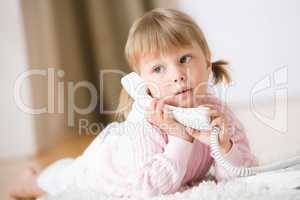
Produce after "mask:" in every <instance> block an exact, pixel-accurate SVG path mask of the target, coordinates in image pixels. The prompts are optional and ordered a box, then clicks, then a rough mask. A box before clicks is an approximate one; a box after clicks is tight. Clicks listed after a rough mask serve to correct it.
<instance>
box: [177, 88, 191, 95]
mask: <svg viewBox="0 0 300 200" xmlns="http://www.w3.org/2000/svg"><path fill="white" fill-rule="evenodd" d="M191 91H192V88H189V89H184V90H182V91H180V92H177V93H176V96H187V95H189V94H190V93H191Z"/></svg>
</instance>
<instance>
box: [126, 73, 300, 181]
mask: <svg viewBox="0 0 300 200" xmlns="http://www.w3.org/2000/svg"><path fill="white" fill-rule="evenodd" d="M121 83H122V85H123V87H124V89H125V90H126V91H127V92H128V94H129V95H130V96H131V97H132V98H133V99H134V100H135V101H137V102H138V103H139V107H142V109H145V106H148V105H150V103H151V101H152V98H151V96H150V95H148V93H147V86H146V82H145V81H144V80H143V79H142V78H141V77H140V76H139V75H138V74H137V73H135V72H131V73H129V74H127V75H126V76H124V77H123V78H122V79H121ZM167 106H168V109H169V110H170V111H171V112H172V114H173V116H174V117H175V119H176V120H177V121H178V122H180V123H182V124H183V125H185V126H187V127H191V128H194V129H197V130H200V129H211V137H210V145H211V151H212V154H213V156H214V159H215V160H216V162H218V163H219V164H220V165H222V166H223V167H224V168H225V169H226V170H228V171H231V172H233V173H235V174H236V175H237V176H250V175H255V174H258V173H262V172H268V171H273V170H279V169H284V168H287V167H290V166H294V165H297V164H300V156H296V157H294V158H291V159H288V160H285V161H282V162H276V163H273V164H269V165H265V166H258V167H236V166H233V165H232V164H231V163H229V162H228V161H226V160H225V159H224V156H223V155H222V154H221V151H220V148H219V143H218V134H219V132H220V128H219V127H217V126H214V127H211V126H210V119H209V117H208V110H209V108H207V107H203V106H199V107H196V108H182V107H174V106H171V105H167ZM132 109H136V108H132Z"/></svg>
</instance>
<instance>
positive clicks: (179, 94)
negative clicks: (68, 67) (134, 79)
mask: <svg viewBox="0 0 300 200" xmlns="http://www.w3.org/2000/svg"><path fill="white" fill-rule="evenodd" d="M139 67H140V75H141V77H142V78H143V79H144V80H145V81H146V83H147V87H148V89H149V91H148V92H149V93H150V95H151V96H152V97H156V98H159V99H165V100H166V101H165V103H166V104H169V105H173V106H177V107H196V106H198V105H199V103H198V101H197V99H198V98H197V97H199V96H200V95H201V94H204V93H206V92H207V79H208V75H209V73H210V70H211V65H209V66H208V63H207V61H206V59H205V56H204V54H203V52H202V50H201V49H200V48H199V47H189V48H182V49H175V50H174V51H171V52H168V53H166V54H165V55H164V56H162V55H161V54H160V53H159V52H156V53H155V54H154V55H149V56H144V57H141V59H140V66H139Z"/></svg>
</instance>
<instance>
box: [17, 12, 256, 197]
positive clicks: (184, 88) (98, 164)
mask: <svg viewBox="0 0 300 200" xmlns="http://www.w3.org/2000/svg"><path fill="white" fill-rule="evenodd" d="M125 54H126V58H127V60H128V63H129V65H130V67H131V68H132V70H133V71H135V72H137V73H138V74H139V75H140V76H141V77H142V78H143V79H144V80H145V81H146V83H147V86H148V93H149V95H151V96H152V97H153V98H154V100H153V101H152V103H151V105H150V106H149V107H147V109H146V111H145V113H144V117H136V114H137V113H135V114H134V113H132V112H131V110H130V107H131V106H132V104H133V100H132V99H131V98H130V97H129V96H128V94H127V93H126V91H125V90H124V89H123V90H122V91H121V95H120V103H119V107H118V115H117V116H118V117H121V118H124V119H126V120H124V121H122V122H113V123H111V124H109V125H108V126H107V127H106V128H105V129H104V130H102V132H101V133H100V135H98V137H97V138H96V139H95V140H94V141H93V142H92V143H91V144H90V145H89V147H88V148H87V149H86V150H85V152H84V153H83V154H82V155H81V156H79V157H78V158H76V159H71V158H69V159H63V160H59V161H57V162H55V163H54V164H52V165H50V166H49V167H48V168H47V169H45V170H44V171H42V173H41V174H37V172H36V170H34V169H27V170H26V172H25V173H24V174H23V176H22V177H21V179H20V180H19V181H18V184H16V185H15V187H14V188H13V189H12V190H11V196H12V197H40V196H43V195H46V194H50V195H56V194H59V193H61V192H63V191H65V190H66V189H67V188H70V187H75V188H78V189H83V190H87V191H91V190H94V191H97V192H101V193H103V194H107V195H110V196H117V197H132V196H141V197H146V196H155V195H160V194H170V193H174V192H176V191H178V190H179V189H180V187H182V186H185V185H189V184H191V183H192V182H194V181H200V180H202V179H203V178H204V177H205V175H206V174H207V172H208V171H209V169H210V167H211V166H212V165H213V166H214V167H215V178H216V180H217V181H220V180H228V179H230V178H233V177H235V175H234V174H231V173H230V172H227V171H226V170H225V169H223V168H222V167H221V166H220V165H219V164H218V163H216V162H214V159H213V157H212V154H211V152H210V145H209V140H208V139H209V135H210V131H197V130H194V129H191V128H187V127H185V126H184V125H182V124H180V123H178V122H177V121H176V120H175V119H174V118H173V116H172V115H171V114H170V113H169V112H168V109H167V107H166V106H164V105H165V104H169V105H173V106H177V107H197V106H199V105H203V106H206V107H209V108H210V111H209V115H210V117H211V123H212V125H216V126H219V127H220V128H221V130H222V132H221V134H220V135H219V143H220V148H221V151H222V152H223V155H224V157H225V158H226V159H227V160H228V161H229V162H231V163H232V164H233V165H236V166H254V165H257V161H256V158H255V157H254V156H253V155H252V154H251V151H250V148H249V143H248V139H247V136H246V135H245V132H244V130H243V127H242V125H241V124H240V122H239V121H238V119H236V117H235V116H234V114H233V113H232V111H231V110H230V109H229V108H228V107H227V106H226V105H224V103H222V102H221V101H220V100H219V99H218V98H216V97H215V96H213V95H212V94H209V93H208V87H207V84H206V83H207V82H208V81H209V76H210V75H211V77H212V81H213V83H214V84H218V83H220V82H222V81H226V82H227V83H229V82H230V76H229V73H228V71H227V69H226V64H227V62H225V61H217V62H211V52H210V50H209V47H208V44H207V42H206V40H205V38H204V35H203V33H202V31H201V29H200V28H199V27H198V26H197V24H196V23H195V22H194V21H193V20H192V19H191V18H190V17H189V16H187V15H186V14H184V13H182V12H180V11H177V10H173V9H163V8H158V9H154V10H152V11H150V12H148V13H146V14H145V15H143V16H142V17H140V18H139V19H137V20H136V21H135V22H134V24H133V26H132V27H131V29H130V32H129V36H128V40H127V43H126V48H125ZM150 83H151V84H150ZM124 128H133V129H132V131H131V130H130V133H131V134H130V135H124V134H123V135H122V130H125V129H124ZM127 132H128V131H127ZM108 133H110V134H108ZM113 133H119V134H113ZM103 135H105V140H100V139H101V137H102V136H103ZM102 138H103V137H102Z"/></svg>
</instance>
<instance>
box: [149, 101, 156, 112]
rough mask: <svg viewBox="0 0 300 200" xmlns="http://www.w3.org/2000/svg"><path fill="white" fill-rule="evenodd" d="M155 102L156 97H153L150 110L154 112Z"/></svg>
mask: <svg viewBox="0 0 300 200" xmlns="http://www.w3.org/2000/svg"><path fill="white" fill-rule="evenodd" d="M156 104H157V99H156V98H153V100H152V101H151V104H150V106H149V107H150V111H152V112H154V111H155V109H156Z"/></svg>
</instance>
